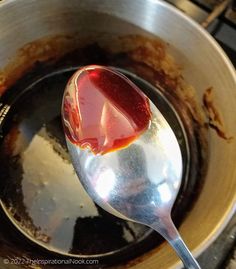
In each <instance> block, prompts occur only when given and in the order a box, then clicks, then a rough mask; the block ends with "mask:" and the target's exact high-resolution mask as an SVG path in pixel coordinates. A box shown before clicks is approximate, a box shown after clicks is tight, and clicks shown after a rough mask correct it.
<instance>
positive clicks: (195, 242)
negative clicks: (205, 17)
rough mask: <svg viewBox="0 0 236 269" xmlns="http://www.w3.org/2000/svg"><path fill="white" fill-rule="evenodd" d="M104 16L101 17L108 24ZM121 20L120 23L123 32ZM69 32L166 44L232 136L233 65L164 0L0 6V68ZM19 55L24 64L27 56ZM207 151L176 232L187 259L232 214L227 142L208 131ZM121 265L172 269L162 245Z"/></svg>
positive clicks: (234, 189) (234, 147)
mask: <svg viewBox="0 0 236 269" xmlns="http://www.w3.org/2000/svg"><path fill="white" fill-rule="evenodd" d="M32 12H33V13H34V16H32ZM98 14H100V16H98ZM101 14H102V15H101ZM105 15H109V19H108V18H107V16H105ZM12 18H14V20H13V19H12ZM94 18H96V21H95V20H94ZM117 19H119V20H117ZM123 22H128V23H129V27H127V24H125V23H123ZM133 26H136V28H134V27H133ZM75 32H76V33H77V35H78V37H81V38H83V37H84V36H89V37H90V39H92V40H93V41H94V42H99V41H100V40H101V39H102V34H103V33H104V32H106V33H107V34H108V36H112V35H119V36H120V35H130V34H143V35H149V36H150V35H151V36H152V37H153V38H155V37H159V38H161V39H162V40H164V41H165V42H166V43H168V44H169V45H168V51H169V53H170V54H172V55H173V56H174V58H175V60H176V62H177V63H178V64H179V65H180V66H181V67H182V68H183V72H182V73H183V76H184V77H185V78H186V80H187V81H188V82H189V83H191V84H192V85H193V86H194V88H195V89H196V92H197V96H198V98H199V102H201V98H202V95H203V93H204V91H205V89H206V88H207V87H210V86H212V87H213V88H214V92H215V102H216V103H217V108H218V109H219V111H220V112H221V115H222V121H223V122H224V126H225V128H226V129H227V130H228V132H229V133H230V135H233V136H235V134H236V126H235V119H234V117H233V116H232V115H235V107H236V93H235V85H236V78H235V70H234V68H233V67H232V65H231V63H230V61H229V60H228V58H227V57H226V56H225V54H224V52H223V51H222V50H221V48H220V47H219V46H218V44H216V42H215V41H214V40H213V38H212V37H211V36H210V35H209V34H208V33H206V31H205V30H203V29H202V28H201V27H200V26H198V25H197V24H196V23H194V22H193V21H192V20H191V19H189V18H187V17H186V16H185V15H183V14H182V13H181V12H180V11H177V10H176V9H175V8H173V7H171V6H169V5H167V4H166V3H165V2H161V1H153V0H147V1H144V0H143V1H142V0H137V1H131V0H124V1H114V0H109V1H95V0H86V1H82V0H80V1H77V0H71V1H64V0H51V1H46V0H41V1H36V0H29V1H23V0H18V1H14V0H5V1H2V3H1V4H0V33H1V37H0V38H1V48H0V63H1V66H0V68H4V67H5V66H6V65H7V63H8V62H9V59H12V58H14V56H15V55H16V52H17V51H19V49H20V48H22V46H23V45H25V44H27V43H29V42H32V41H35V40H37V39H39V38H42V37H46V36H52V35H58V34H61V35H71V34H73V33H75ZM16 33H17V34H16ZM18 33H22V34H18ZM99 39H100V40H99ZM113 45H114V44H112V45H111V46H112V47H113ZM33 49H34V48H32V50H33ZM44 49H45V50H46V49H47V47H44ZM21 52H22V51H21ZM42 54H43V53H42ZM25 57H26V58H27V57H28V59H31V55H30V54H29V55H28V56H25ZM41 59H42V58H41ZM36 60H37V58H36V59H35V61H36ZM21 65H22V62H18V63H16V64H15V72H16V73H17V68H20V66H21ZM3 80H4V77H1V82H2V81H3ZM209 154H210V158H209V160H208V168H207V173H206V178H205V184H204V186H203V188H202V192H201V194H200V196H199V198H198V199H197V201H196V202H195V205H194V207H193V208H192V210H191V211H190V212H189V214H188V216H187V218H186V219H185V220H184V222H183V223H182V225H181V227H180V232H181V234H182V236H183V238H184V239H185V241H186V242H187V244H188V246H189V247H190V249H191V251H193V253H194V254H195V255H199V254H200V253H202V252H203V251H204V250H205V249H206V248H207V247H208V246H209V245H210V244H211V242H213V241H214V240H215V239H216V238H217V237H218V235H219V234H220V233H221V231H222V230H223V228H224V227H225V226H226V224H227V223H228V221H229V219H230V217H231V216H232V214H233V213H234V212H235V211H233V207H234V205H235V199H236V197H235V193H236V174H235V165H234V161H233V160H235V159H236V142H235V139H234V140H233V141H232V142H231V143H229V144H228V143H226V142H225V141H223V140H222V139H220V138H219V137H217V136H216V135H215V133H214V132H212V131H209ZM129 266H130V267H132V268H147V266H148V268H150V269H152V268H180V264H178V262H177V260H176V257H175V255H173V253H172V251H171V250H170V248H169V247H168V246H167V245H165V244H163V246H162V248H160V249H158V251H153V252H152V253H151V254H150V255H149V256H146V257H144V259H143V260H141V261H139V262H138V263H137V264H131V265H129Z"/></svg>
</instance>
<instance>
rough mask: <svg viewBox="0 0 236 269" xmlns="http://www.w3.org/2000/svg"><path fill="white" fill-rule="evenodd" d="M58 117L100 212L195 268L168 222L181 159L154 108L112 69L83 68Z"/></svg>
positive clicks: (178, 180)
mask: <svg viewBox="0 0 236 269" xmlns="http://www.w3.org/2000/svg"><path fill="white" fill-rule="evenodd" d="M62 117H63V124H64V130H65V133H66V139H67V145H68V148H69V151H70V154H71V156H72V162H73V165H74V167H75V170H76V172H77V175H78V176H79V178H80V181H81V182H82V184H83V186H84V187H85V189H86V190H87V192H88V193H89V194H90V196H91V197H92V198H93V199H94V201H95V202H96V203H97V204H99V205H100V206H101V207H102V208H104V209H105V210H107V211H108V212H110V213H111V214H114V215H116V216H118V217H120V218H123V219H126V220H127V219H128V220H132V221H135V222H138V223H142V224H145V225H148V226H149V227H151V228H153V229H154V230H156V231H157V232H159V233H160V234H161V235H162V236H163V237H164V238H165V239H166V240H167V241H168V242H169V243H170V244H171V245H172V247H173V248H174V249H175V251H176V252H177V254H178V255H179V257H180V258H181V259H182V261H183V263H184V265H185V267H186V268H193V269H194V268H200V266H199V265H198V263H197V262H196V260H195V259H194V258H193V256H192V255H191V253H190V251H189V250H188V248H187V247H186V245H185V244H184V242H183V241H182V239H181V237H180V235H179V234H178V231H177V230H176V228H175V226H174V224H173V222H172V220H171V216H170V213H171V209H172V207H173V204H174V201H175V199H176V196H177V194H178V192H179V188H180V185H181V179H182V169H183V164H182V156H181V151H180V147H179V144H178V141H177V139H176V137H175V134H174V132H173V131H172V129H171V127H170V126H169V124H168V123H167V121H166V120H165V118H164V117H163V115H162V114H161V113H160V111H159V110H158V109H157V107H156V106H155V105H154V104H153V103H152V102H151V100H149V99H148V98H147V96H145V95H144V94H143V93H142V91H141V90H140V89H138V88H137V87H136V86H135V85H134V84H133V83H132V82H131V81H129V80H128V79H127V78H126V77H124V76H123V75H122V74H120V73H118V72H117V71H115V70H114V69H109V68H107V67H102V66H87V67H84V68H82V69H80V70H78V71H77V72H76V73H75V74H74V75H73V77H72V78H71V80H70V81H69V83H68V85H67V87H66V90H65V93H64V99H63V104H62Z"/></svg>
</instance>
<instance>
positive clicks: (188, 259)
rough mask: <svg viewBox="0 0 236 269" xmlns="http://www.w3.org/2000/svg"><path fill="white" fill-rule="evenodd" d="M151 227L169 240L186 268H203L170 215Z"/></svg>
mask: <svg viewBox="0 0 236 269" xmlns="http://www.w3.org/2000/svg"><path fill="white" fill-rule="evenodd" d="M151 228H153V229H154V230H155V231H157V232H158V233H160V234H161V235H162V236H163V237H164V238H165V239H166V240H167V241H168V242H169V244H170V245H171V246H172V247H173V249H174V250H175V251H176V253H177V254H178V256H179V258H180V259H181V260H182V262H183V264H184V266H185V268H186V269H201V267H200V265H199V264H198V262H197V261H196V259H195V258H194V257H193V255H192V254H191V252H190V251H189V249H188V247H187V246H186V245H185V243H184V241H183V239H182V238H181V236H180V234H179V232H178V231H177V229H176V227H175V225H174V223H173V221H172V220H171V218H170V217H166V218H163V219H162V221H157V222H155V223H153V224H152V225H151Z"/></svg>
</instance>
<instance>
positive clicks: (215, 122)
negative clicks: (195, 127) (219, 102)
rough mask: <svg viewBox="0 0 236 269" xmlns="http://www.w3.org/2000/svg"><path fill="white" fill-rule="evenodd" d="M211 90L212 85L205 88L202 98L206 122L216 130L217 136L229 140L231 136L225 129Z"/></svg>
mask: <svg viewBox="0 0 236 269" xmlns="http://www.w3.org/2000/svg"><path fill="white" fill-rule="evenodd" d="M213 92H214V89H213V87H210V88H207V89H206V90H205V93H204V94H203V98H202V100H203V106H204V109H205V112H206V116H207V118H208V123H207V124H208V125H209V127H210V128H211V129H213V130H215V131H216V133H217V135H218V136H219V137H221V138H223V139H225V140H226V141H227V142H231V141H232V139H233V136H229V135H228V134H227V133H226V131H225V128H224V123H223V120H222V117H221V116H220V112H219V110H218V109H217V106H216V104H215V99H214V95H213Z"/></svg>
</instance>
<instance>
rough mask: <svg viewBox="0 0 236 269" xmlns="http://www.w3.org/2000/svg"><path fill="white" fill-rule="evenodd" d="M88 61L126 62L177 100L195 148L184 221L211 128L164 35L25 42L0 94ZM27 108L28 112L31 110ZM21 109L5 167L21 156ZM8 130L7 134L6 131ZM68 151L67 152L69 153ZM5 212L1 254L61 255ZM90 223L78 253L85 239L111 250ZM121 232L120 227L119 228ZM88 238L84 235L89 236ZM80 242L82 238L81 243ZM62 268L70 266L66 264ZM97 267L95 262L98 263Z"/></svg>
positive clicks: (4, 153)
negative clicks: (18, 228) (25, 231)
mask: <svg viewBox="0 0 236 269" xmlns="http://www.w3.org/2000/svg"><path fill="white" fill-rule="evenodd" d="M109 44H116V46H113V47H112V48H110V47H109ZM88 64H100V65H111V66H116V67H120V68H124V69H126V70H129V71H131V72H133V73H135V74H137V75H138V76H140V77H142V78H143V79H145V80H146V81H148V82H149V83H151V84H153V85H155V86H158V87H160V89H161V90H162V92H163V94H164V95H165V96H166V98H167V99H168V100H169V101H170V102H171V103H172V104H173V106H174V107H175V109H176V111H177V112H178V114H179V116H180V117H181V119H182V121H183V124H184V126H185V129H186V132H187V136H188V140H189V144H190V151H191V154H192V156H193V157H192V158H191V163H190V167H192V168H195V169H190V172H189V181H188V184H186V186H182V191H181V193H180V195H179V197H178V200H177V203H176V205H175V208H174V215H175V221H176V222H177V223H181V221H182V219H183V218H184V216H185V215H186V214H187V212H188V211H189V210H190V208H191V206H192V205H193V203H194V200H195V199H196V198H197V196H198V193H199V191H200V190H201V186H202V184H203V183H204V173H205V169H206V165H207V164H206V160H207V139H206V137H207V128H206V124H205V121H206V119H205V117H204V113H203V111H202V108H201V106H200V105H199V104H198V102H197V99H196V98H195V96H194V94H193V92H194V89H193V88H192V87H191V86H190V85H188V84H187V83H186V82H185V81H184V79H183V77H182V75H181V72H180V68H179V67H178V66H177V65H176V64H175V63H174V60H173V59H172V58H171V57H170V56H169V55H168V53H167V52H166V45H165V44H163V43H162V42H161V41H159V40H152V39H148V38H144V37H140V36H127V37H120V38H115V40H112V41H110V40H109V42H107V43H106V42H105V43H104V44H103V45H102V46H101V45H98V44H97V43H90V42H89V39H87V40H84V41H78V40H74V39H73V38H71V37H68V36H67V37H65V36H57V37H54V38H47V39H42V40H39V41H36V42H32V43H30V44H27V45H26V46H24V47H23V48H22V49H21V50H20V51H19V52H18V54H17V55H16V57H15V59H14V60H13V61H12V62H11V63H9V65H8V66H6V67H5V69H4V70H0V95H1V94H3V96H2V99H0V104H1V100H4V99H5V100H7V98H5V96H7V95H9V98H10V99H11V98H12V96H15V95H17V94H18V93H20V92H21V91H22V92H23V91H24V89H25V88H26V87H27V86H28V85H30V84H31V83H32V82H33V81H36V80H37V79H39V78H42V77H43V76H44V75H46V74H48V73H51V72H54V71H55V70H62V69H66V68H71V67H76V66H77V67H78V66H82V65H88ZM63 83H64V82H63ZM63 85H64V84H63ZM4 93H6V94H4ZM205 102H206V100H205ZM39 104H40V106H43V103H42V102H41V103H40V102H39ZM23 109H25V111H26V112H27V113H30V111H27V108H23ZM19 111H20V110H19ZM26 112H25V115H24V116H26V115H27V113H26ZM18 114H19V115H18ZM18 114H16V115H14V118H13V119H14V122H15V127H13V126H12V125H11V124H6V125H4V128H3V134H2V135H3V136H4V139H3V147H2V149H1V164H4V167H5V168H6V167H7V166H9V164H10V163H9V162H12V161H13V160H15V165H16V166H17V167H18V168H19V165H18V164H17V162H18V160H19V156H18V157H17V156H14V158H15V159H14V158H12V153H13V152H14V147H15V145H14V142H15V140H16V136H17V135H18V132H19V129H18V127H17V124H18V121H20V120H21V119H20V117H19V116H22V115H23V114H24V113H23V114H22V115H20V113H18ZM46 128H49V129H50V128H51V127H50V126H47V125H46ZM49 129H48V130H49ZM9 130H11V132H9ZM7 133H8V135H7V136H5V134H7ZM57 141H60V139H59V138H58V139H57ZM54 146H55V145H54ZM63 154H64V155H66V153H63ZM64 155H63V156H64ZM5 168H4V169H1V170H3V171H2V174H1V183H0V184H1V187H2V188H3V187H4V185H3V183H4V182H3V179H4V178H5V179H6V178H7V177H9V171H6V170H7V169H5ZM18 168H17V169H18ZM4 173H5V175H4ZM190 201H191V202H190ZM180 204H181V208H185V212H183V210H182V211H181V212H180V210H178V205H180ZM103 214H105V213H103ZM1 215H3V217H1V218H3V221H2V224H1V229H0V244H1V247H0V256H3V257H4V256H9V253H11V254H10V255H11V256H12V257H14V256H19V257H20V256H26V257H30V258H40V257H41V258H42V257H43V258H44V259H45V258H50V257H52V256H53V257H57V256H56V254H55V255H54V254H53V255H52V254H50V253H49V252H48V251H45V250H43V249H41V248H40V247H38V246H36V245H34V244H33V243H32V242H30V241H29V240H28V239H27V240H26V239H24V237H23V236H22V235H21V234H20V233H19V232H18V231H16V230H15V229H14V227H13V225H12V224H11V223H9V221H8V219H7V218H6V217H5V216H4V214H1ZM105 215H106V214H105ZM112 218H113V217H111V219H112ZM111 221H114V220H111ZM86 223H87V224H86ZM91 223H92V222H91V219H85V221H82V222H81V219H80V220H78V221H77V222H76V226H80V227H81V225H82V226H83V227H84V229H88V232H89V235H90V237H89V238H90V241H91V242H89V243H87V242H86V240H85V241H84V240H83V241H81V242H80V238H79V236H78V237H75V238H74V241H73V247H74V249H76V253H83V251H85V250H83V249H82V246H83V244H84V247H85V249H86V248H87V251H88V252H94V251H95V252H96V248H97V251H100V252H102V251H103V249H106V250H107V245H105V241H104V242H100V243H99V244H98V243H96V242H95V241H96V237H91V233H92V230H93V228H92V227H93V226H94V225H95V226H96V223H92V224H91ZM97 225H98V226H99V225H100V226H103V223H101V219H99V222H98V223H97ZM119 225H122V224H119ZM95 226H94V227H95ZM119 227H121V226H119ZM116 228H117V227H116ZM108 229H112V226H109V228H108ZM106 231H107V229H105V230H104V232H106ZM114 232H116V230H114ZM118 233H120V230H119V231H118ZM78 235H79V234H78ZM100 236H101V235H100ZM102 237H103V236H101V238H102ZM104 238H105V236H104ZM83 239H85V237H84V238H83ZM112 240H113V243H114V244H115V245H119V244H121V245H122V244H123V243H124V242H123V241H122V240H124V238H122V234H120V235H119V236H118V237H114V238H113V239H112ZM79 242H80V243H81V244H80V245H79ZM158 242H159V237H158V236H156V237H155V235H152V239H151V240H149V241H148V240H147V241H146V243H144V246H143V245H142V244H138V247H137V249H136V250H135V251H136V252H135V253H132V254H130V253H126V254H125V253H123V254H122V255H123V256H122V257H115V256H114V258H111V259H110V260H109V259H107V260H106V259H104V260H102V259H101V262H100V264H99V266H98V267H100V268H102V267H104V266H106V265H107V264H112V263H113V264H114V263H118V264H119V263H121V262H126V261H128V260H130V259H131V258H134V257H135V256H137V255H141V254H143V253H144V252H147V251H148V250H150V249H151V248H153V247H154V246H157V244H158ZM148 244H149V245H148ZM147 245H148V246H147ZM111 246H112V245H111ZM51 255H52V256H51ZM145 255H150V253H149V252H147V253H146V254H143V256H141V258H140V257H139V258H136V259H134V260H132V261H131V263H132V264H133V263H138V262H140V259H141V260H142V259H144V258H145ZM129 265H130V264H129V263H128V264H126V266H127V267H128V266H129ZM124 266H125V265H124V264H123V265H122V268H124ZM50 268H52V267H50ZM55 268H57V267H55ZM63 268H67V267H66V266H63ZM69 268H71V266H69ZM83 268H84V266H83ZM86 268H89V267H86ZM92 268H95V267H94V266H93V267H92Z"/></svg>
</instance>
